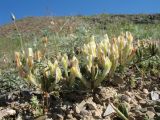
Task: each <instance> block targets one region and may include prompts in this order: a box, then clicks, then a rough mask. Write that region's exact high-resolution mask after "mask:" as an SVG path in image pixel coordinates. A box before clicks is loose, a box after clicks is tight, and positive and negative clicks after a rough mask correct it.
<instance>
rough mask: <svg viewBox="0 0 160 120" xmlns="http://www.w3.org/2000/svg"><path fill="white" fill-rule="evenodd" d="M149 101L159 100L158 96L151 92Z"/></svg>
mask: <svg viewBox="0 0 160 120" xmlns="http://www.w3.org/2000/svg"><path fill="white" fill-rule="evenodd" d="M151 99H152V100H158V99H159V94H158V93H157V92H156V91H152V92H151Z"/></svg>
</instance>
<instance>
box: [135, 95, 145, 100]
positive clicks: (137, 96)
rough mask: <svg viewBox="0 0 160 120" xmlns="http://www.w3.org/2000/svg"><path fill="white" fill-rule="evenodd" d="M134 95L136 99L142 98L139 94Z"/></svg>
mask: <svg viewBox="0 0 160 120" xmlns="http://www.w3.org/2000/svg"><path fill="white" fill-rule="evenodd" d="M135 97H136V98H137V100H142V99H143V98H142V97H140V96H139V95H135Z"/></svg>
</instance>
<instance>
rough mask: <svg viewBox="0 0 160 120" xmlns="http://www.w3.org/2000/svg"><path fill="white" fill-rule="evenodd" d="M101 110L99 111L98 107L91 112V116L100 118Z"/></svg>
mask: <svg viewBox="0 0 160 120" xmlns="http://www.w3.org/2000/svg"><path fill="white" fill-rule="evenodd" d="M101 114H102V112H100V110H99V109H97V110H95V111H94V112H93V116H94V117H95V118H96V119H100V118H101V117H102V116H101Z"/></svg>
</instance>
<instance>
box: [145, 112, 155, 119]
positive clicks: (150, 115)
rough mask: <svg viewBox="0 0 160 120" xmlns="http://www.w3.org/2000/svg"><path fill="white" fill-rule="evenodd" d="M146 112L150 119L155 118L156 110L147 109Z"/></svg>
mask: <svg viewBox="0 0 160 120" xmlns="http://www.w3.org/2000/svg"><path fill="white" fill-rule="evenodd" d="M146 114H147V115H148V117H149V120H150V119H153V118H154V116H155V113H154V112H152V111H147V112H146Z"/></svg>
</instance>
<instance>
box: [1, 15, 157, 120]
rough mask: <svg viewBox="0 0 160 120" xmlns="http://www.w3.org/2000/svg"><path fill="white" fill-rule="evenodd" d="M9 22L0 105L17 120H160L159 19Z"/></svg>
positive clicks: (117, 17)
mask: <svg viewBox="0 0 160 120" xmlns="http://www.w3.org/2000/svg"><path fill="white" fill-rule="evenodd" d="M12 18H13V22H14V26H12V25H10V26H9V27H8V26H3V27H1V29H2V33H1V34H0V40H2V41H3V43H2V42H1V44H0V46H1V51H2V52H1V55H0V56H2V57H1V61H0V62H1V63H3V65H1V67H0V68H1V71H0V81H1V83H2V84H1V89H0V92H1V93H2V94H3V95H2V96H1V95H0V100H2V102H1V101H0V105H1V106H3V107H4V108H5V107H9V108H11V109H13V110H16V112H15V116H14V115H13V116H14V118H23V119H27V118H26V116H27V117H28V118H29V119H35V118H37V117H44V119H46V118H47V117H52V118H53V119H61V118H62V119H74V118H75V119H82V118H83V117H84V118H86V119H107V117H110V118H111V119H113V120H118V119H122V120H130V119H137V120H138V119H143V118H145V119H150V118H151V116H150V115H151V112H152V115H153V114H154V115H153V116H152V119H159V116H158V115H159V114H157V113H160V112H159V111H158V110H159V107H160V106H159V96H160V95H159V93H158V91H159V90H160V89H159V88H160V85H159V79H160V62H159V61H160V46H159V43H160V42H159V38H160V36H159V33H158V30H159V25H160V22H159V21H158V19H159V15H135V16H133V15H126V16H124V15H115V16H112V15H97V16H90V17H88V16H87V17H84V16H77V17H65V18H53V17H48V18H33V19H32V18H26V19H24V20H20V21H19V20H17V21H15V16H14V15H12ZM34 19H35V20H34ZM27 21H29V22H27ZM44 21H45V22H44ZM43 22H44V23H43ZM42 23H43V24H42ZM21 24H22V26H21ZM25 24H27V25H26V26H24V25H25ZM28 24H29V25H28ZM37 25H39V26H37ZM35 26H37V28H38V29H36V27H35ZM12 27H13V28H14V27H15V30H13V31H10V30H8V31H7V29H8V28H10V29H12ZM23 27H26V28H24V29H23ZM27 30H29V32H28V33H26V31H27ZM126 31H131V33H133V36H132V34H131V33H130V32H126ZM106 33H107V34H106ZM6 36H7V37H6ZM108 36H109V37H108ZM4 40H6V41H4ZM11 41H12V42H11ZM7 42H11V43H12V44H8V43H7ZM5 44H8V47H6V49H4V45H5ZM13 51H14V54H15V56H13V55H14V54H13ZM11 88H13V89H14V90H16V92H14V91H13V93H11ZM153 93H154V94H153ZM155 94H158V98H157V97H156V96H153V95H155ZM8 96H9V97H8ZM6 97H7V98H6ZM15 101H18V104H17V103H15ZM24 102H25V103H24ZM152 102H153V103H152ZM148 106H149V107H148ZM137 107H138V108H137ZM143 108H146V109H147V110H146V111H145V112H141V110H142V109H143ZM149 108H152V110H153V109H154V112H153V111H152V110H151V109H149ZM108 109H109V111H112V112H111V113H108V112H107V110H108ZM2 111H3V110H2ZM25 111H28V112H25ZM137 111H138V112H139V113H136V112H137ZM148 111H149V112H148ZM83 112H84V113H83ZM85 112H86V115H87V116H86V115H85ZM89 113H91V115H89ZM114 113H116V114H114ZM0 114H1V109H0ZM61 115H62V116H61ZM63 115H64V117H63ZM69 115H70V116H69ZM17 116H18V117H17ZM7 117H8V116H7ZM7 117H5V118H7ZM0 118H1V117H0Z"/></svg>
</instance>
